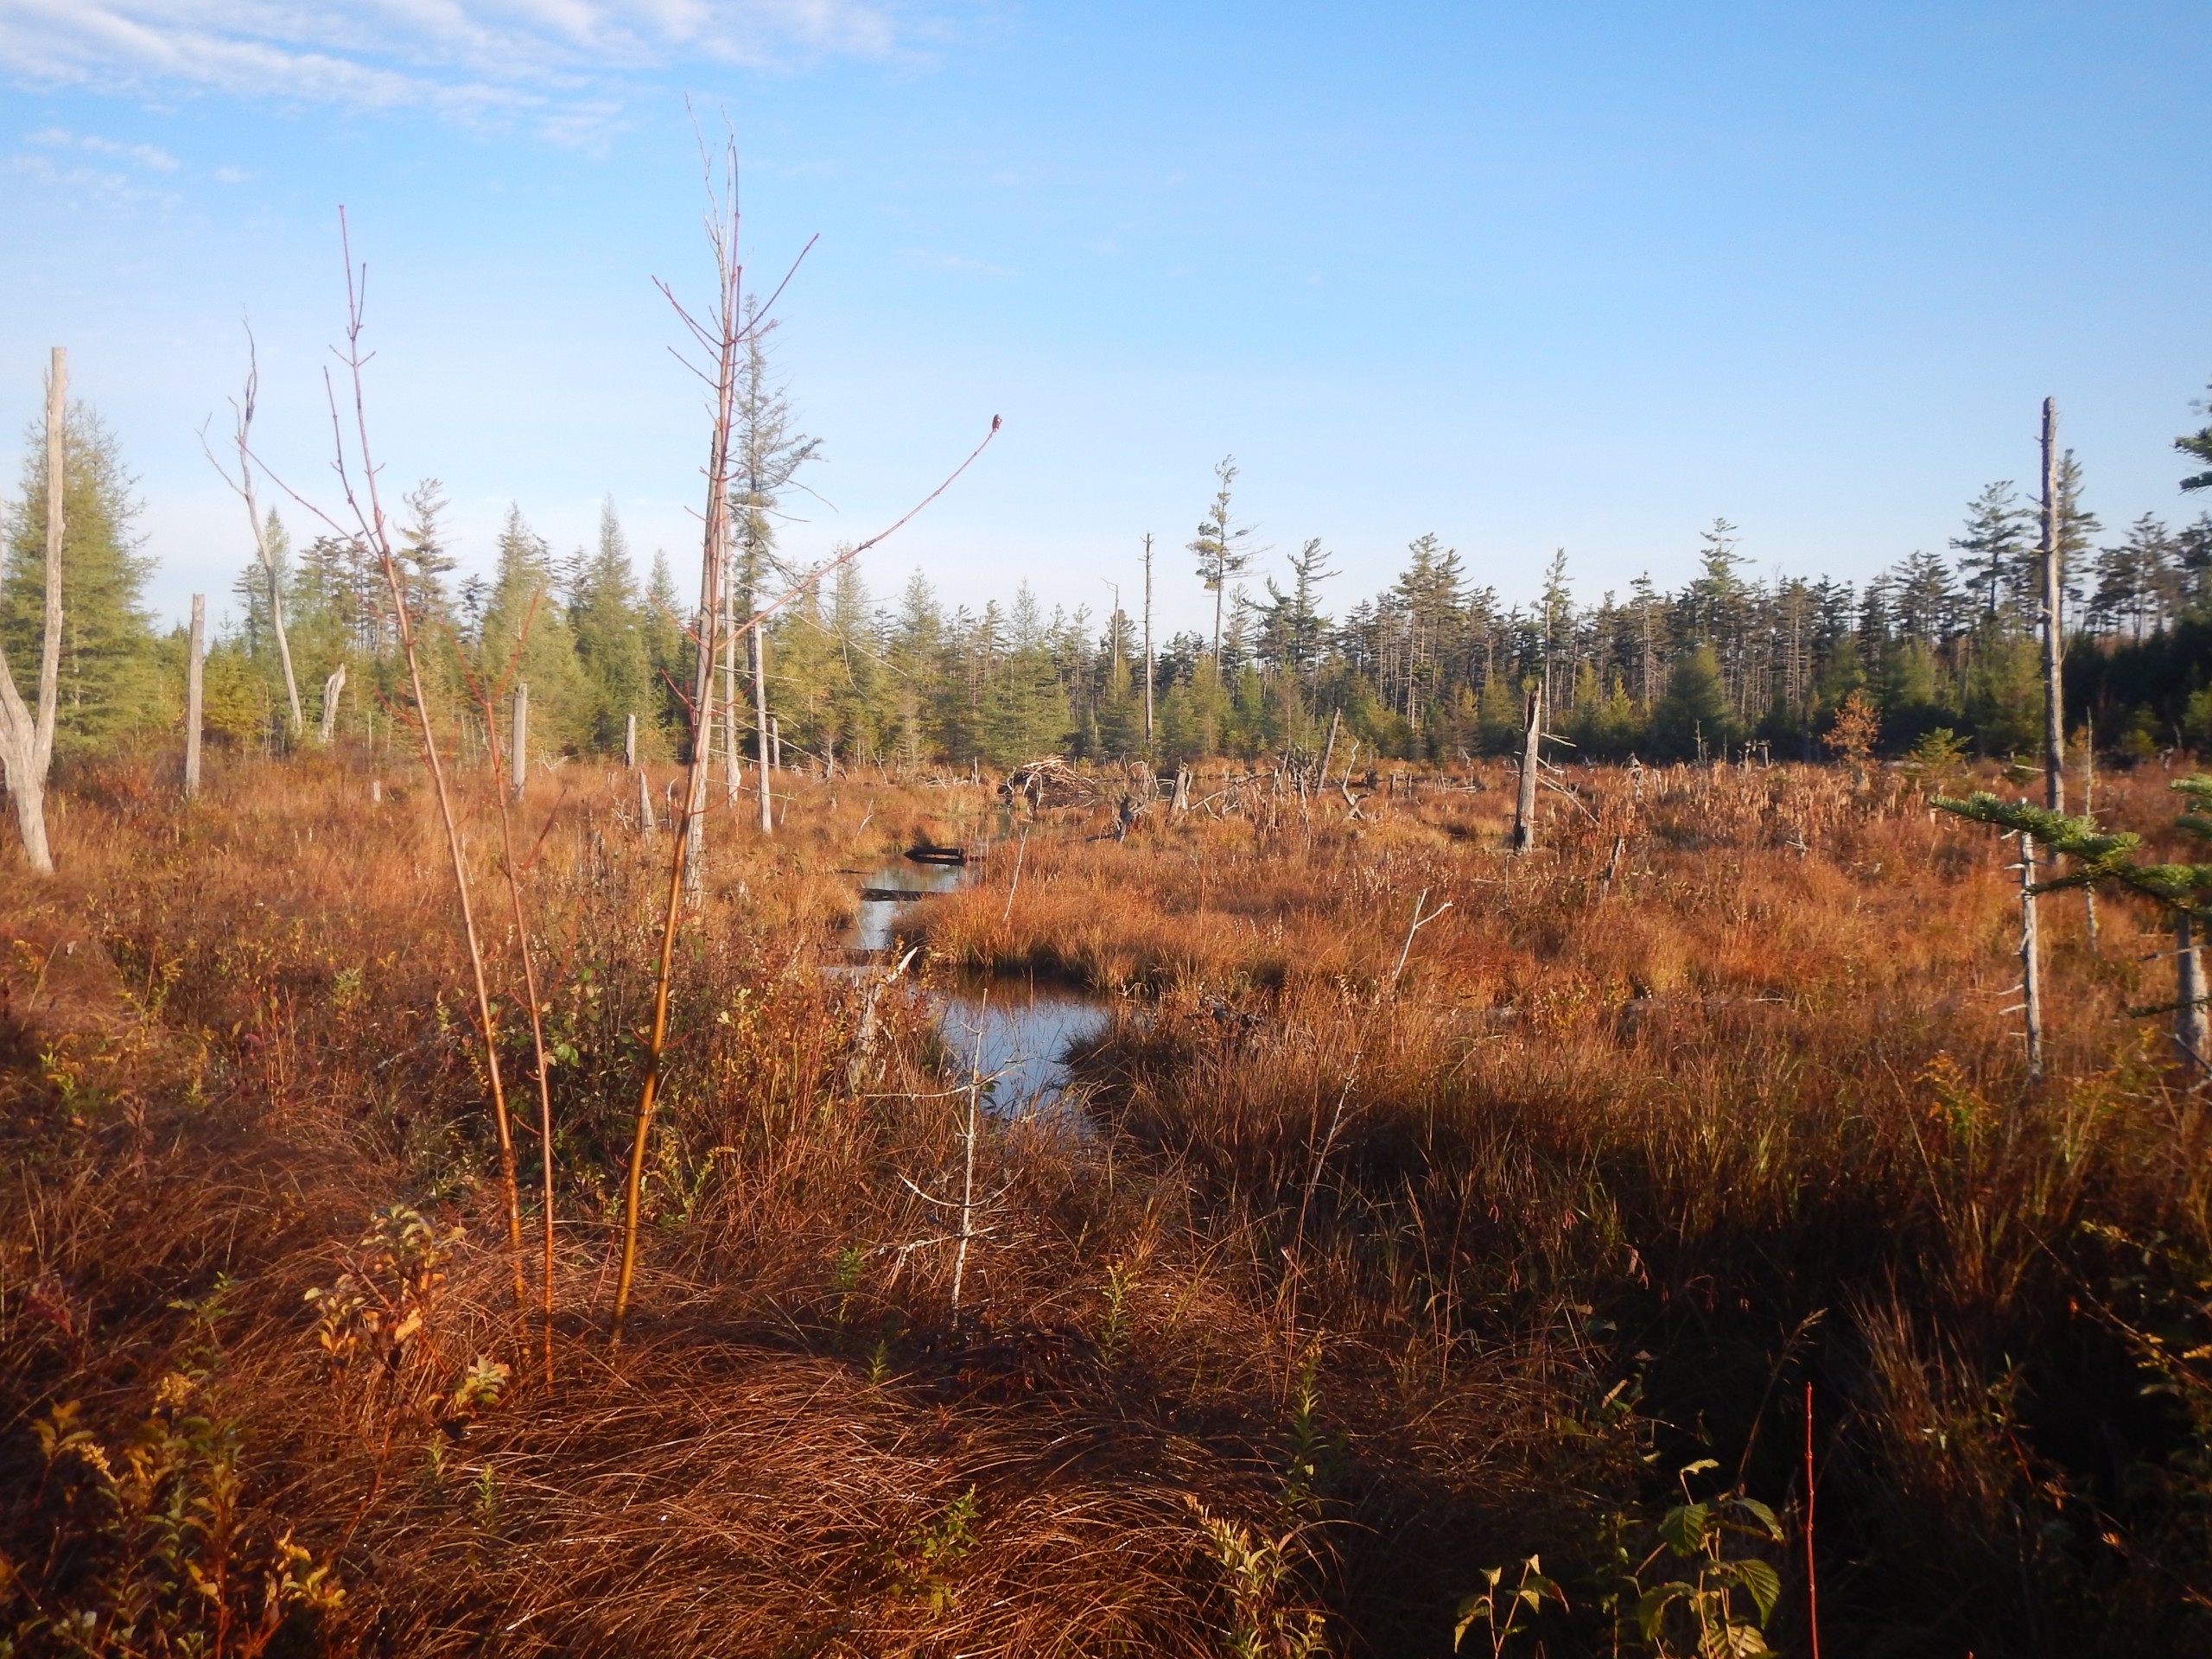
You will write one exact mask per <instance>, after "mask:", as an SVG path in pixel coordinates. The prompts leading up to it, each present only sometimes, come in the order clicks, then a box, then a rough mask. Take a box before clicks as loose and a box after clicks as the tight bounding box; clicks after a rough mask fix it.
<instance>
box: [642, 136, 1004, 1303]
mask: <svg viewBox="0 0 2212 1659" xmlns="http://www.w3.org/2000/svg"><path fill="white" fill-rule="evenodd" d="M721 168H722V176H721V181H720V182H719V184H718V183H717V182H716V181H715V176H714V163H713V161H712V159H711V158H709V159H708V161H707V186H708V210H707V215H706V232H707V245H708V247H709V251H710V252H711V254H712V256H713V259H714V266H715V307H714V310H713V311H712V312H711V313H710V314H709V315H708V316H707V317H706V318H704V319H702V318H701V317H699V316H698V315H695V314H694V313H693V312H692V311H691V310H690V308H688V307H686V306H685V305H684V303H683V302H682V301H681V300H679V299H677V297H676V294H675V291H674V290H673V289H671V288H670V286H669V285H668V284H667V283H661V282H657V283H656V284H655V285H656V286H657V287H658V288H659V289H660V291H661V294H662V296H663V297H664V298H665V299H666V300H667V301H668V302H669V304H670V305H671V307H672V308H674V309H675V312H676V315H677V320H678V321H680V322H682V324H683V328H684V330H685V332H686V333H688V334H690V336H691V340H692V342H693V344H694V345H695V346H697V347H698V348H699V349H700V350H701V351H702V352H703V353H707V354H708V356H709V359H710V361H711V366H710V367H708V366H702V365H699V364H696V363H691V362H689V361H688V360H685V365H686V366H687V367H689V368H690V370H691V372H693V373H694V374H696V375H697V376H698V377H699V378H700V380H701V382H702V384H704V385H706V386H707V388H708V390H709V394H710V401H709V410H711V412H712V416H713V423H712V429H711V434H710V436H709V442H708V446H707V464H706V467H705V468H704V471H705V473H706V477H707V507H706V513H705V515H704V521H703V525H702V542H701V556H700V561H699V611H698V614H699V618H700V638H699V639H698V640H697V641H696V650H697V656H696V673H695V675H694V682H693V686H692V696H691V707H690V716H691V760H690V766H689V768H688V769H687V782H686V785H685V788H684V792H683V809H682V814H681V822H680V823H678V824H677V826H676V828H677V834H676V835H675V836H673V837H672V839H673V841H674V842H675V851H674V853H673V855H671V861H670V866H669V875H668V899H667V903H666V905H665V906H664V909H663V911H662V914H661V939H660V959H659V963H658V968H657V969H656V971H655V974H654V982H653V1017H652V1027H651V1031H650V1035H649V1037H648V1039H647V1042H646V1047H645V1082H644V1084H643V1086H642V1087H641V1089H640V1090H639V1097H638V1116H637V1123H636V1128H635V1130H634V1133H633V1134H632V1139H631V1142H630V1163H629V1169H628V1171H627V1173H626V1175H625V1177H624V1179H623V1187H622V1194H623V1196H622V1262H621V1266H620V1269H619V1270H618V1271H617V1273H616V1275H615V1281H614V1308H613V1319H612V1322H611V1324H612V1329H611V1332H610V1337H611V1340H613V1341H614V1342H617V1343H619V1342H620V1341H621V1339H622V1321H623V1319H624V1317H625V1315H626V1314H627V1313H628V1312H629V1307H630V1291H631V1287H632V1284H633V1283H634V1282H635V1281H636V1277H637V1268H638V1220H639V1200H640V1198H641V1195H642V1192H643V1189H644V1185H645V1153H646V1150H647V1147H648V1146H649V1144H650V1142H651V1139H652V1125H653V1113H654V1109H655V1107H656V1106H657V1104H658V1101H659V1098H660V1084H661V1060H662V1058H663V1055H664V1052H665V1051H666V1047H667V1042H668V1004H669V994H670V990H671V985H672V981H673V976H674V973H675V967H676V931H677V925H678V924H679V923H680V922H681V921H682V919H683V893H684V888H685V886H686V884H687V878H688V877H689V874H690V867H691V859H692V852H693V849H692V839H693V837H692V833H691V832H692V829H693V827H694V826H695V825H696V824H697V823H700V822H701V821H702V814H703V813H704V811H705V810H706V804H707V799H706V798H707V766H708V761H707V750H708V747H709V745H708V741H707V729H706V727H707V722H708V721H709V720H711V719H712V718H713V716H714V709H713V703H712V691H713V686H714V676H715V647H716V645H717V644H718V643H719V641H718V639H717V637H716V632H717V627H718V625H719V622H720V620H721V595H722V584H723V582H724V581H725V579H726V578H727V576H728V562H729V508H730V499H729V497H730V463H731V454H730V440H731V435H732V428H733V423H734V412H735V404H736V398H737V381H738V368H739V354H740V353H741V352H743V351H744V350H745V349H746V346H747V334H748V333H749V331H751V330H752V329H754V328H757V327H760V326H761V320H762V319H763V318H764V317H766V315H768V313H769V312H770V310H771V309H772V308H773V306H774V304H775V301H776V296H777V295H779V294H781V293H782V292H783V283H779V284H778V285H777V288H776V289H775V292H774V293H772V294H771V295H770V296H768V299H767V301H766V302H765V303H764V304H762V305H760V307H758V308H751V309H749V310H748V309H747V307H746V306H745V303H744V298H745V296H744V281H745V267H744V264H743V262H742V261H741V258H740V257H739V242H738V236H739V218H738V212H737V149H736V146H735V144H734V143H725V145H724V148H723V152H722V157H721ZM813 245H814V244H813V242H812V241H811V240H810V241H809V242H808V243H807V245H806V248H802V249H801V250H800V251H799V258H800V259H804V258H805V257H806V253H807V250H808V249H810V248H812V247H813ZM791 270H792V272H796V271H797V270H798V261H797V260H794V261H793V262H792V266H791ZM790 281H791V273H786V274H785V277H784V283H789V282H790ZM679 359H680V353H679ZM680 360H682V359H680ZM998 429H999V418H998V416H995V415H994V416H992V417H991V429H990V431H989V432H988V433H987V434H985V435H984V438H983V442H982V443H979V444H977V445H976V448H974V449H973V450H972V451H970V452H969V456H968V458H967V460H965V461H962V462H961V463H960V465H959V466H958V467H955V468H954V469H953V471H952V473H951V475H950V477H948V478H947V479H946V480H944V483H942V484H940V485H938V486H937V488H935V489H934V490H931V492H930V493H929V494H928V495H926V496H925V497H924V498H923V499H921V500H920V501H919V502H918V503H917V504H916V505H915V506H914V507H913V508H912V510H911V511H910V512H907V513H906V517H905V518H900V519H899V522H898V523H897V524H893V525H892V526H891V527H890V528H889V529H888V530H885V531H880V532H879V533H878V534H876V535H874V536H871V537H868V540H866V541H864V542H861V543H856V544H855V545H854V546H852V547H849V548H847V549H846V550H844V551H843V552H842V553H840V554H838V555H837V556H836V557H835V558H831V559H829V560H827V561H825V562H824V563H823V564H821V565H820V566H819V567H817V569H814V570H813V571H811V572H810V573H809V574H808V575H806V576H805V577H804V578H803V579H802V580H800V581H799V582H795V583H793V584H792V585H791V588H789V589H788V590H787V591H786V592H785V594H784V595H783V597H782V598H780V599H779V600H777V601H775V602H774V603H773V604H772V605H766V606H763V607H760V608H759V609H757V610H755V611H754V612H753V615H752V616H751V617H750V618H748V619H747V621H746V623H745V625H744V626H746V627H747V628H749V629H752V630H754V631H755V632H756V634H757V631H758V630H759V628H760V625H761V624H762V623H764V622H766V620H768V619H769V618H770V617H771V616H772V615H774V614H775V613H777V612H778V611H779V610H781V609H782V608H783V607H785V606H786V605H789V604H791V602H792V601H794V600H797V599H798V598H800V597H801V596H802V595H804V594H806V593H808V592H810V591H811V590H812V589H813V588H815V587H816V586H817V585H818V584H819V583H820V582H822V580H823V578H824V577H826V576H828V575H830V574H831V573H832V572H833V571H836V570H837V569H842V567H843V566H845V565H847V564H849V563H852V562H853V561H854V560H855V559H856V558H858V557H859V556H861V554H863V553H865V552H867V551H868V550H869V549H870V548H872V547H875V546H877V545H878V544H880V543H882V542H883V541H884V540H885V539H886V538H887V537H890V536H892V535H893V534H894V533H895V532H897V531H899V529H900V528H902V527H903V526H904V525H905V524H906V523H907V522H908V521H909V520H910V519H912V518H913V517H914V516H915V514H917V513H918V512H921V511H922V509H923V508H925V507H926V506H928V505H929V504H930V503H931V502H932V501H934V500H936V499H938V496H940V495H942V494H944V493H945V491H947V490H948V489H950V488H951V487H952V483H953V480H955V479H957V478H958V477H959V476H960V474H963V473H964V472H966V471H967V470H968V468H969V467H970V466H971V465H973V464H974V462H975V460H976V456H977V455H980V454H982V453H983V449H984V447H985V445H988V443H989V442H990V441H991V438H992V437H993V436H995V435H996V434H997V432H998Z"/></svg>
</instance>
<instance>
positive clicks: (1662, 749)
mask: <svg viewBox="0 0 2212 1659" xmlns="http://www.w3.org/2000/svg"><path fill="white" fill-rule="evenodd" d="M1650 730H1651V743H1652V747H1653V751H1654V753H1655V754H1656V755H1658V756H1660V757H1662V758H1664V759H1668V760H1693V759H1698V758H1701V757H1703V756H1706V755H1712V754H1717V753H1719V752H1720V751H1721V750H1722V749H1723V748H1724V747H1726V745H1727V744H1728V743H1729V742H1730V741H1732V739H1733V737H1734V736H1735V732H1734V728H1733V726H1732V722H1731V721H1730V718H1729V712H1728V699H1727V696H1726V694H1725V693H1724V691H1723V690H1722V689H1721V684H1720V662H1719V654H1718V653H1717V652H1714V650H1713V647H1712V645H1709V644H1708V645H1697V646H1694V648H1692V649H1691V650H1689V651H1687V652H1683V653H1682V654H1681V656H1680V657H1678V658H1675V667H1674V671H1673V673H1672V674H1671V675H1670V676H1669V678H1668V681H1667V695H1666V696H1663V697H1662V698H1660V699H1659V702H1658V704H1657V706H1656V707H1655V708H1654V709H1652V711H1651V727H1650Z"/></svg>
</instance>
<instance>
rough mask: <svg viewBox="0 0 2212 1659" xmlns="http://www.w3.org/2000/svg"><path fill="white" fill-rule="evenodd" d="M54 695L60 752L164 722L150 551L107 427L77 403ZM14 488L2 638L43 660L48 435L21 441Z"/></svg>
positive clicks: (0, 644) (72, 417)
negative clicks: (18, 482) (149, 603)
mask: <svg viewBox="0 0 2212 1659" xmlns="http://www.w3.org/2000/svg"><path fill="white" fill-rule="evenodd" d="M65 434H66V435H65V440H64V441H65V442H66V444H67V461H66V462H65V465H64V470H63V486H64V494H63V499H62V519H61V523H62V541H61V588H62V594H63V605H62V632H61V672H60V703H59V707H58V710H57V713H56V715H55V720H54V753H55V755H56V756H57V757H64V756H82V755H86V754H93V753H100V752H103V751H105V750H111V749H113V748H116V747H119V746H122V745H124V744H125V743H127V742H129V741H130V740H132V739H133V738H135V737H137V736H138V735H140V734H143V733H145V732H148V731H149V730H150V729H151V728H154V727H155V726H156V724H158V723H160V722H161V721H162V718H163V715H164V712H165V708H164V698H163V695H162V690H163V689H162V680H161V673H160V668H159V665H158V664H157V662H156V652H155V639H154V629H153V620H152V619H151V618H150V617H149V615H148V614H147V613H146V610H145V608H144V602H143V595H144V592H145V586H146V578H147V576H148V575H149V574H150V573H151V571H152V569H153V561H152V560H151V559H149V558H148V557H146V556H145V555H144V554H143V553H142V552H140V551H139V547H140V542H139V538H138V537H137V518H138V511H139V506H138V503H137V500H136V499H134V498H133V496H132V494H131V486H132V484H133V481H134V480H132V479H131V478H130V474H127V473H126V472H125V471H124V467H123V461H122V457H121V455H120V454H119V452H118V448H117V445H116V441H115V438H114V435H112V434H111V433H110V432H109V431H108V429H107V428H106V426H105V425H104V424H103V423H102V422H101V421H100V418H99V416H98V415H96V414H94V413H93V412H92V410H90V409H88V408H86V406H84V405H83V404H72V405H71V406H70V409H69V413H68V418H67V423H66V426H65ZM24 451H25V459H24V462H23V474H22V479H23V481H22V495H21V496H20V497H19V498H18V499H16V500H15V501H14V502H12V503H10V505H9V507H8V509H7V512H6V518H5V520H4V532H5V537H6V550H5V564H4V569H0V649H4V650H5V652H6V653H7V658H8V660H9V661H10V663H33V664H35V663H36V662H37V661H38V660H39V651H40V645H39V641H40V638H41V632H42V631H43V626H44V614H45V604H46V443H45V438H44V434H43V429H37V430H35V431H34V432H33V434H32V435H30V436H29V438H27V439H26V441H25V443H24Z"/></svg>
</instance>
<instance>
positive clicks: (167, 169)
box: [23, 127, 182, 173]
mask: <svg viewBox="0 0 2212 1659" xmlns="http://www.w3.org/2000/svg"><path fill="white" fill-rule="evenodd" d="M23 142H24V143H27V144H35V145H37V146H39V147H40V148H41V149H88V150H90V151H92V153H93V154H94V155H96V156H115V157H116V158H117V159H118V160H120V161H127V162H137V163H138V165H139V166H141V167H143V168H149V169H150V170H152V171H154V172H156V173H174V172H175V171H176V170H177V168H179V167H180V166H181V165H182V163H181V162H179V161H178V160H177V158H176V157H175V156H172V155H170V154H169V153H168V151H167V150H166V149H157V148H156V147H155V146H154V145H152V144H126V143H121V142H120V141H118V140H117V139H113V138H103V137H100V136H99V134H97V133H83V134H79V133H74V132H71V131H69V130H67V129H66V128H62V127H41V128H40V129H39V130H37V131H36V132H33V133H27V134H25V135H24V137H23Z"/></svg>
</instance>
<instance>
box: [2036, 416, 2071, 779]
mask: <svg viewBox="0 0 2212 1659" xmlns="http://www.w3.org/2000/svg"><path fill="white" fill-rule="evenodd" d="M2058 531H2059V525H2058V405H2057V404H2056V401H2054V400H2053V399H2051V398H2049V397H2046V398H2044V400H2043V546H2042V549H2041V563H2042V565H2043V777H2044V805H2045V806H2047V807H2049V808H2050V810H2052V811H2054V812H2063V811H2064V810H2066V696H2065V686H2064V684H2063V681H2062V679H2061V677H2060V671H2061V669H2062V667H2063V664H2064V661H2065V657H2066V632H2065V615H2064V610H2063V607H2064V603H2065V597H2066V583H2065V580H2064V578H2065V573H2064V572H2063V570H2061V569H2059V545H2058V541H2059V535H2058Z"/></svg>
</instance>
